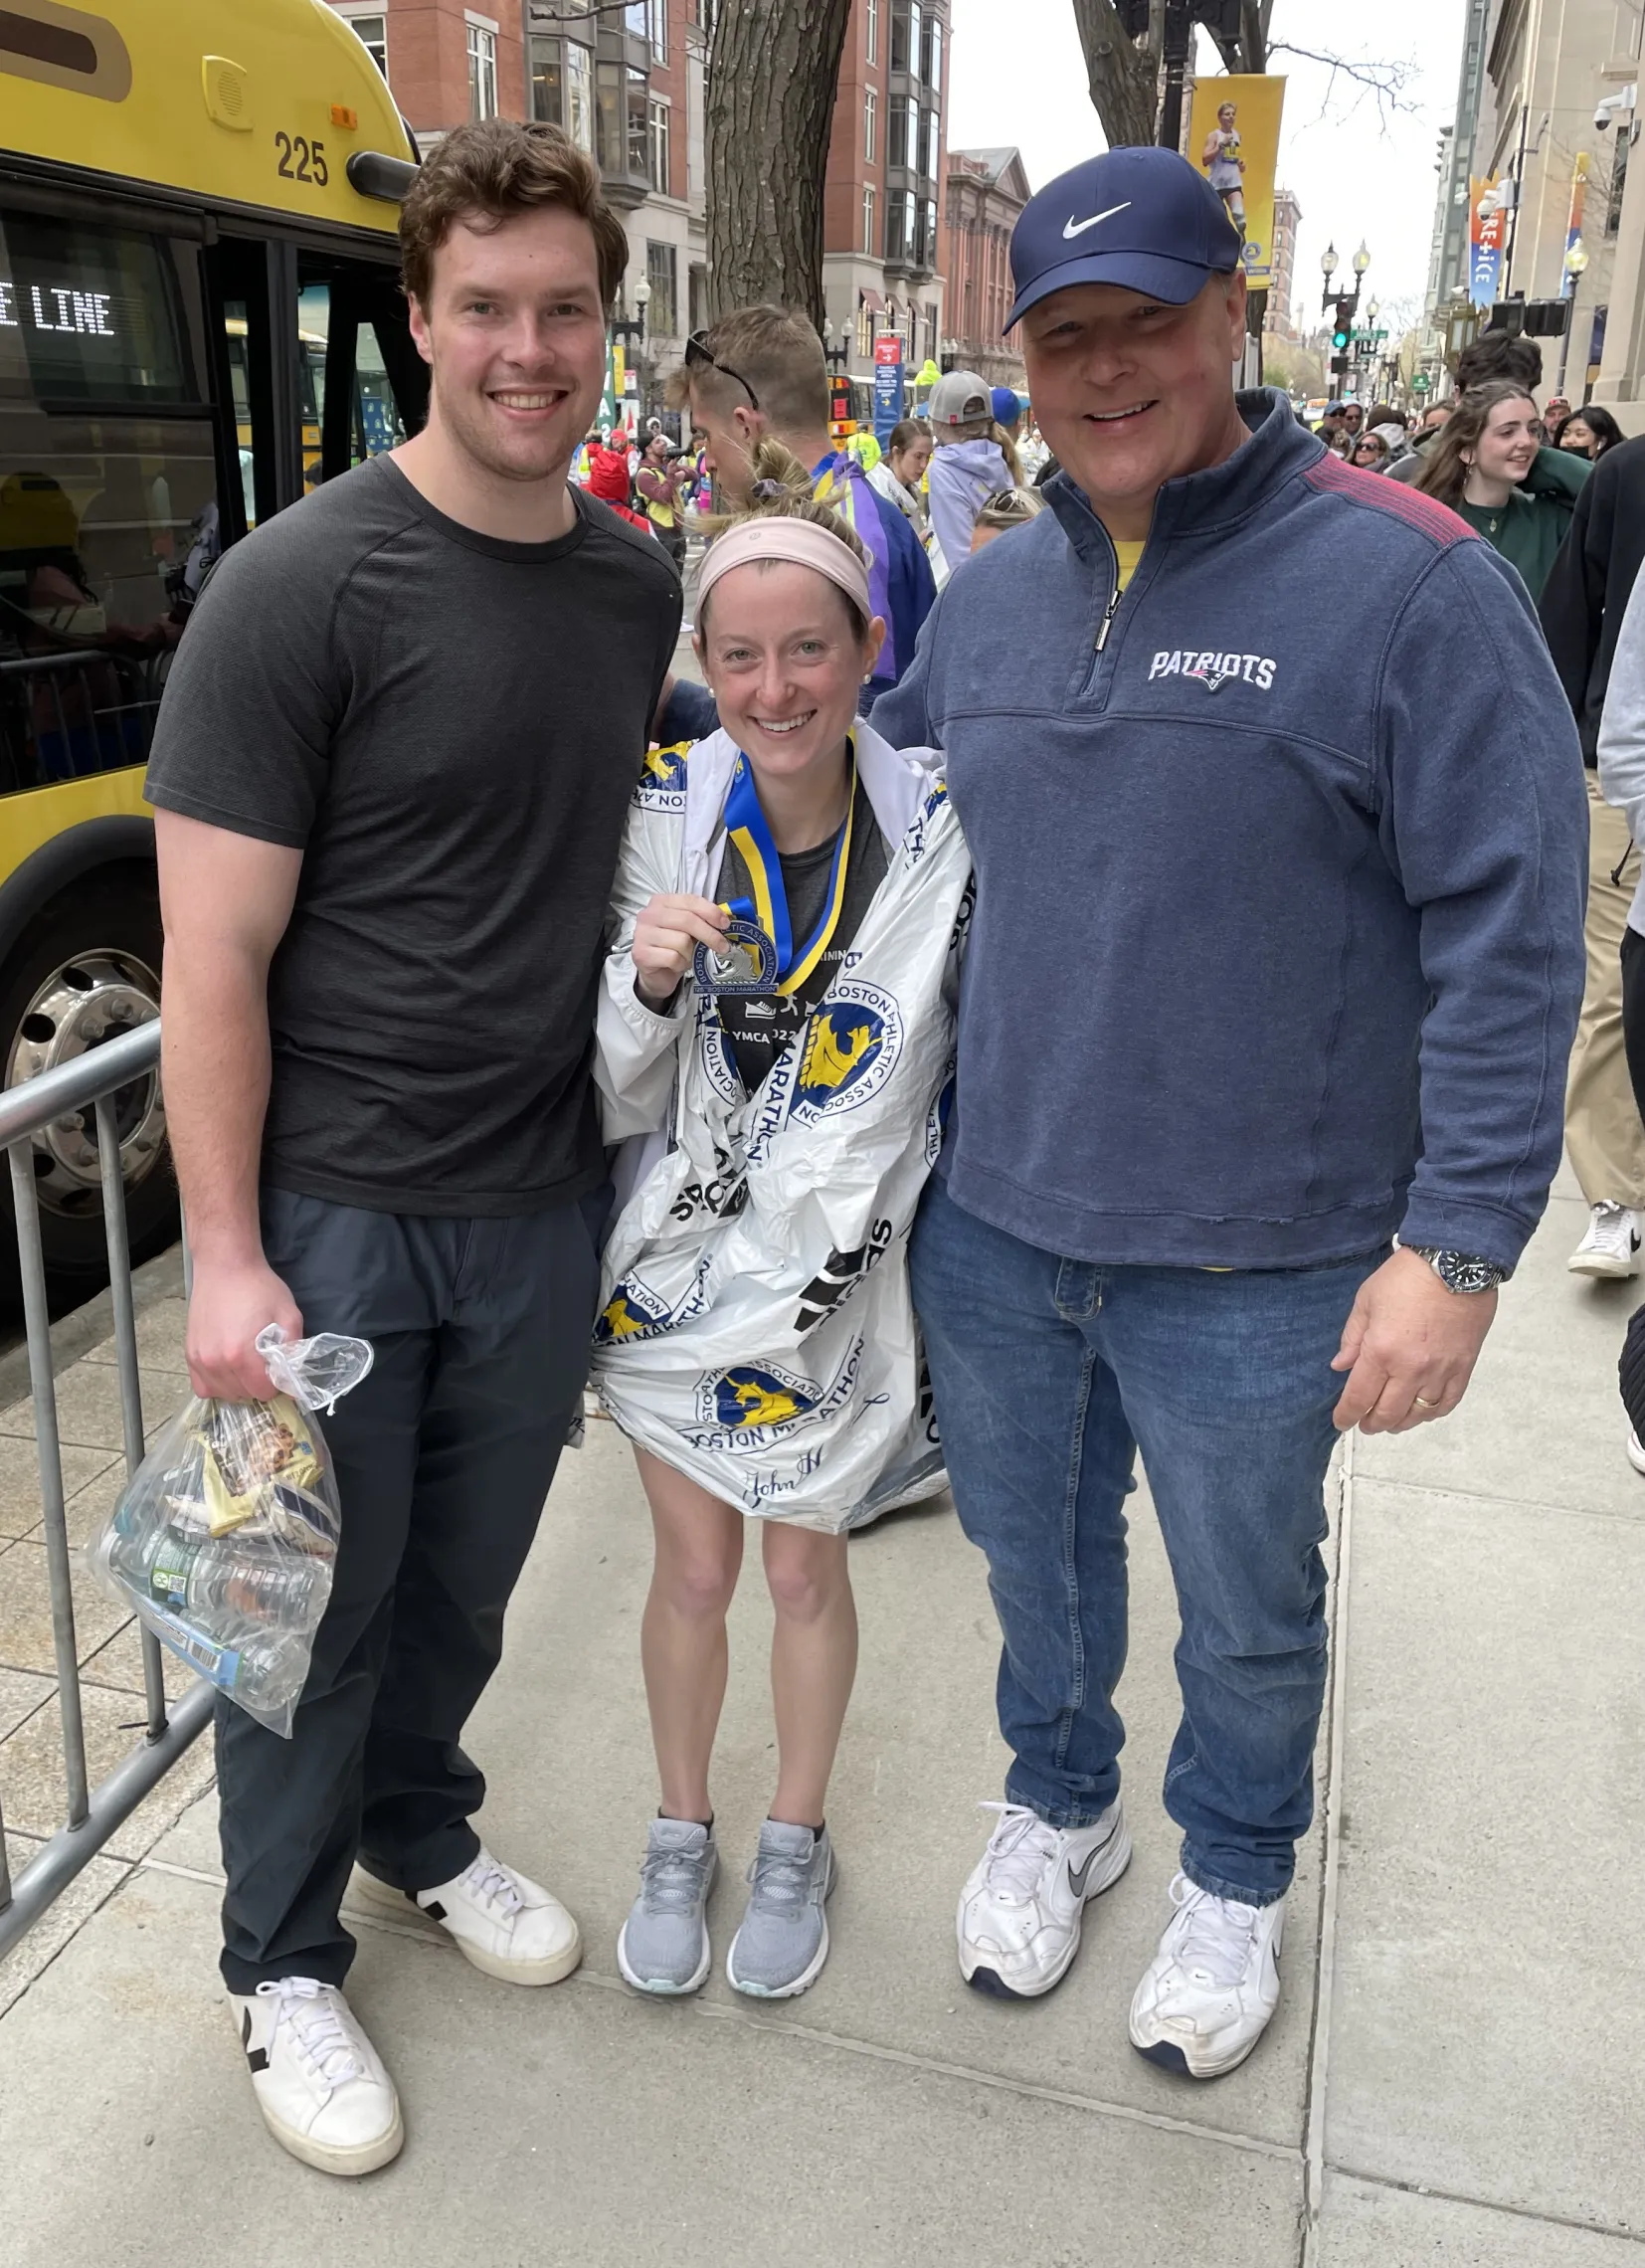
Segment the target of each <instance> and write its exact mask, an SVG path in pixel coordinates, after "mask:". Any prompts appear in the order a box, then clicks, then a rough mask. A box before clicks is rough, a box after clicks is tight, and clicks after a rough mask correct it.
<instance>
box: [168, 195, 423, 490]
mask: <svg viewBox="0 0 1645 2268" xmlns="http://www.w3.org/2000/svg"><path fill="white" fill-rule="evenodd" d="M206 265H207V272H208V277H209V279H210V289H211V295H212V304H213V309H214V323H215V328H216V353H217V356H218V362H219V376H218V394H219V398H220V399H221V400H222V401H224V402H225V403H228V404H230V405H231V408H232V416H231V419H230V421H229V422H230V424H231V425H232V434H231V435H230V437H229V438H230V441H231V444H232V451H233V458H232V461H231V462H230V463H228V464H226V465H225V466H224V468H223V474H224V479H225V485H226V487H232V488H233V489H234V491H235V495H236V504H237V514H238V520H239V527H238V528H237V530H236V532H240V531H241V530H243V529H245V528H252V527H255V526H256V525H257V524H258V521H259V520H260V519H265V518H267V517H268V516H269V514H270V513H272V512H275V511H278V510H280V509H282V508H283V506H284V505H286V504H288V503H293V502H295V500H296V498H297V497H298V496H300V495H303V494H305V493H306V492H307V491H308V490H309V489H312V488H315V487H317V486H318V485H319V483H320V481H321V480H329V479H331V478H333V477H334V476H335V475H336V474H337V473H346V472H347V471H348V470H349V469H350V467H351V466H354V465H359V464H361V463H363V462H364V460H365V459H366V458H367V457H375V456H377V455H379V454H380V453H381V452H382V451H384V450H387V449H392V448H393V447H394V446H395V445H396V443H398V442H401V441H404V440H405V438H406V436H407V434H408V433H415V432H416V431H417V429H418V427H419V426H420V425H421V424H422V422H423V418H424V416H425V414H426V412H427V407H428V372H427V369H426V366H425V365H424V363H423V360H422V358H421V356H420V355H419V354H418V352H417V350H416V348H415V346H414V345H413V344H412V339H411V332H410V328H409V325H408V322H407V316H406V302H405V298H404V295H403V294H402V292H401V290H400V287H399V280H398V277H397V274H396V272H395V270H394V269H393V268H392V267H390V266H388V265H387V264H385V263H380V262H374V261H364V260H356V259H350V258H348V257H346V256H342V255H336V254H330V253H321V252H314V251H310V250H309V249H307V248H305V247H298V246H296V245H294V244H289V243H281V242H277V241H272V240H268V239H265V240H263V241H261V242H258V243H250V242H246V241H244V240H239V239H235V238H230V237H225V238H224V239H223V240H222V241H221V242H220V243H219V244H217V245H215V246H213V247H212V249H211V250H210V252H209V253H208V254H207V256H206Z"/></svg>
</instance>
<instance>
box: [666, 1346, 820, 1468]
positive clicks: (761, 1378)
mask: <svg viewBox="0 0 1645 2268" xmlns="http://www.w3.org/2000/svg"><path fill="white" fill-rule="evenodd" d="M861 1365H862V1338H861V1334H860V1333H857V1334H856V1335H854V1336H853V1337H852V1339H851V1341H850V1343H849V1345H848V1346H847V1347H846V1349H845V1352H844V1354H843V1355H842V1356H841V1358H840V1361H839V1365H838V1368H837V1369H836V1370H835V1372H834V1374H833V1377H832V1378H831V1379H830V1380H829V1381H828V1383H827V1385H826V1386H823V1385H820V1384H819V1382H818V1381H817V1380H816V1379H813V1378H805V1377H803V1376H802V1375H801V1374H800V1372H798V1371H791V1370H788V1369H786V1368H785V1367H784V1366H783V1365H782V1364H781V1363H773V1362H749V1363H734V1364H732V1366H731V1367H730V1368H729V1369H728V1370H719V1371H709V1372H707V1373H706V1374H705V1375H704V1376H703V1377H702V1378H701V1379H699V1380H698V1382H697V1393H696V1403H697V1423H698V1424H699V1425H700V1426H703V1427H705V1428H706V1430H704V1431H702V1432H698V1433H692V1432H689V1431H687V1432H686V1434H685V1438H686V1439H687V1440H688V1441H690V1442H691V1443H692V1444H693V1446H695V1447H697V1448H700V1449H729V1450H731V1451H732V1452H733V1453H735V1454H738V1455H743V1456H751V1455H752V1456H757V1455H759V1454H761V1453H762V1452H763V1451H766V1450H769V1449H771V1448H773V1447H775V1445H776V1444H777V1443H778V1442H779V1441H785V1440H787V1439H788V1438H789V1436H790V1434H792V1433H797V1432H800V1431H801V1430H802V1429H803V1428H805V1427H808V1426H812V1425H820V1424H822V1423H823V1420H824V1419H825V1418H831V1417H832V1416H833V1415H834V1413H835V1412H836V1411H838V1410H842V1409H843V1408H844V1406H845V1404H846V1403H847V1402H849V1401H850V1399H851V1394H852V1391H853V1389H854V1388H855V1385H856V1378H857V1372H858V1370H859V1369H860V1368H861Z"/></svg>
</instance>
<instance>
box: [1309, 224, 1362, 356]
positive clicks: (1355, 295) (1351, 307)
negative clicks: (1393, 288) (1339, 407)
mask: <svg viewBox="0 0 1645 2268" xmlns="http://www.w3.org/2000/svg"><path fill="white" fill-rule="evenodd" d="M1350 265H1351V267H1352V269H1353V272H1354V289H1353V291H1352V293H1350V292H1348V291H1338V290H1336V289H1334V288H1333V285H1332V278H1333V277H1334V276H1335V275H1336V273H1337V247H1336V246H1335V245H1334V244H1328V245H1327V246H1326V248H1325V251H1324V253H1323V254H1322V256H1321V259H1320V272H1321V274H1322V275H1323V276H1324V278H1325V289H1324V291H1323V292H1322V293H1321V295H1320V305H1321V306H1322V307H1325V308H1331V307H1335V308H1336V309H1337V312H1338V314H1339V315H1342V316H1346V318H1347V320H1348V324H1349V327H1350V329H1351V330H1352V328H1353V324H1354V318H1355V316H1356V315H1358V313H1359V312H1360V293H1361V291H1362V289H1363V288H1364V286H1365V281H1366V270H1367V269H1368V268H1369V267H1370V266H1371V252H1370V249H1369V247H1368V246H1367V244H1366V241H1365V238H1364V237H1362V238H1361V239H1360V249H1359V251H1358V252H1357V253H1356V254H1355V255H1354V258H1353V261H1352V262H1351V263H1350ZM1342 352H1343V354H1344V355H1345V356H1346V358H1347V360H1348V362H1349V364H1350V369H1348V370H1340V371H1337V372H1336V373H1335V375H1336V376H1337V377H1339V378H1344V379H1346V378H1349V377H1351V376H1352V375H1353V369H1352V365H1353V362H1354V359H1355V358H1354V355H1353V352H1352V349H1351V347H1345V348H1343V349H1342ZM1344 391H1345V392H1346V391H1347V388H1346V386H1345V388H1344Z"/></svg>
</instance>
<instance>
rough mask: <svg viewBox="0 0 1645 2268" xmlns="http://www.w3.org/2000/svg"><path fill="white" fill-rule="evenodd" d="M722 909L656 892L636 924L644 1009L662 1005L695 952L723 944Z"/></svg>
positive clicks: (638, 977) (720, 947) (637, 968)
mask: <svg viewBox="0 0 1645 2268" xmlns="http://www.w3.org/2000/svg"><path fill="white" fill-rule="evenodd" d="M727 928H728V920H727V916H726V913H725V910H724V908H723V907H721V906H717V905H714V904H713V903H711V902H710V900H709V899H707V898H703V897H688V896H685V895H682V894H675V893H673V892H663V891H658V893H657V895H656V896H655V897H653V898H652V899H651V900H650V902H649V904H647V905H646V906H645V908H644V910H643V911H642V912H641V914H640V918H639V920H638V921H637V922H636V923H635V932H634V946H633V952H634V966H635V977H636V980H637V982H638V985H639V990H640V998H641V999H642V1000H643V1001H644V1003H645V1005H646V1007H647V1008H655V1009H661V1008H665V1007H666V1006H667V1004H668V1002H669V1001H670V1000H672V998H673V997H674V994H675V993H676V992H677V991H678V990H679V987H680V984H681V982H682V981H683V980H684V978H685V977H686V976H687V975H689V973H690V970H691V966H692V960H693V956H694V955H695V954H697V953H718V952H720V951H722V950H723V949H724V947H725V944H726V932H727Z"/></svg>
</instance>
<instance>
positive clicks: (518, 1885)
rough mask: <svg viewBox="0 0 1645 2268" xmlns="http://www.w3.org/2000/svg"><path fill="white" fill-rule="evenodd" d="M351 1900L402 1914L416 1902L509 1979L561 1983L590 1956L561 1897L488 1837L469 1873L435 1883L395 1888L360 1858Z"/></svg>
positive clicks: (481, 1962)
mask: <svg viewBox="0 0 1645 2268" xmlns="http://www.w3.org/2000/svg"><path fill="white" fill-rule="evenodd" d="M349 1903H350V1904H351V1905H357V1906H362V1907H364V1908H365V1909H366V1910H367V1911H368V1912H370V1913H376V1914H382V1915H383V1916H385V1917H386V1918H388V1917H392V1918H395V1919H398V1920H402V1921H403V1920H405V1919H406V1918H407V1915H408V1911H409V1909H410V1908H411V1907H413V1906H415V1907H416V1908H417V1909H418V1911H419V1912H421V1913H424V1914H427V1916H428V1917H429V1919H430V1921H431V1922H438V1923H439V1924H440V1927H441V1928H442V1929H443V1930H444V1931H445V1932H446V1934H447V1936H448V1937H450V1938H452V1939H454V1940H455V1941H456V1944H457V1951H458V1952H459V1953H460V1954H461V1955H462V1956H463V1957H464V1959H465V1960H468V1961H471V1962H472V1963H473V1965H474V1967H475V1968H476V1969H480V1970H483V1971H484V1973H485V1975H486V1976H487V1977H500V1978H501V1979H502V1981H503V1983H504V1984H505V1985H558V1984H559V1982H560V1980H561V1978H562V1977H569V1976H570V1975H571V1973H572V1971H573V1970H574V1969H575V1968H576V1967H577V1964H578V1963H579V1962H580V1961H581V1960H582V1958H583V1933H582V1931H581V1930H580V1929H579V1928H578V1927H577V1924H576V1922H575V1921H574V1920H573V1919H572V1917H571V1915H570V1914H568V1913H567V1912H566V1909H565V1908H564V1906H562V1905H561V1903H560V1901H559V1899H558V1898H556V1897H555V1896H554V1894H553V1893H552V1891H548V1890H545V1889H543V1888H542V1886H541V1885H540V1884H539V1883H536V1882H533V1881H531V1880H530V1879H529V1878H528V1877H527V1876H526V1875H523V1874H517V1873H516V1872H515V1871H514V1869H513V1867H511V1866H504V1865H503V1864H502V1863H501V1861H500V1860H498V1859H495V1858H493V1857H492V1856H491V1853H490V1852H489V1851H488V1850H487V1849H486V1848H485V1846H484V1844H483V1843H482V1844H481V1845H480V1849H479V1854H478V1856H477V1857H476V1858H475V1859H474V1860H473V1861H472V1863H471V1864H470V1865H469V1866H467V1867H465V1868H464V1870H463V1871H462V1873H460V1874H458V1875H457V1876H456V1877H455V1878H454V1879H453V1880H452V1881H450V1882H439V1883H436V1885H435V1887H434V1888H433V1889H432V1890H419V1891H417V1892H415V1893H413V1892H411V1891H405V1890H396V1889H394V1888H393V1887H392V1886H391V1885H390V1884H389V1883H387V1882H380V1881H379V1880H378V1879H377V1877H376V1875H374V1874H368V1873H367V1872H366V1870H365V1868H364V1867H362V1866H357V1867H356V1868H355V1869H354V1876H353V1880H352V1882H351V1883H350V1885H349Z"/></svg>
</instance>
